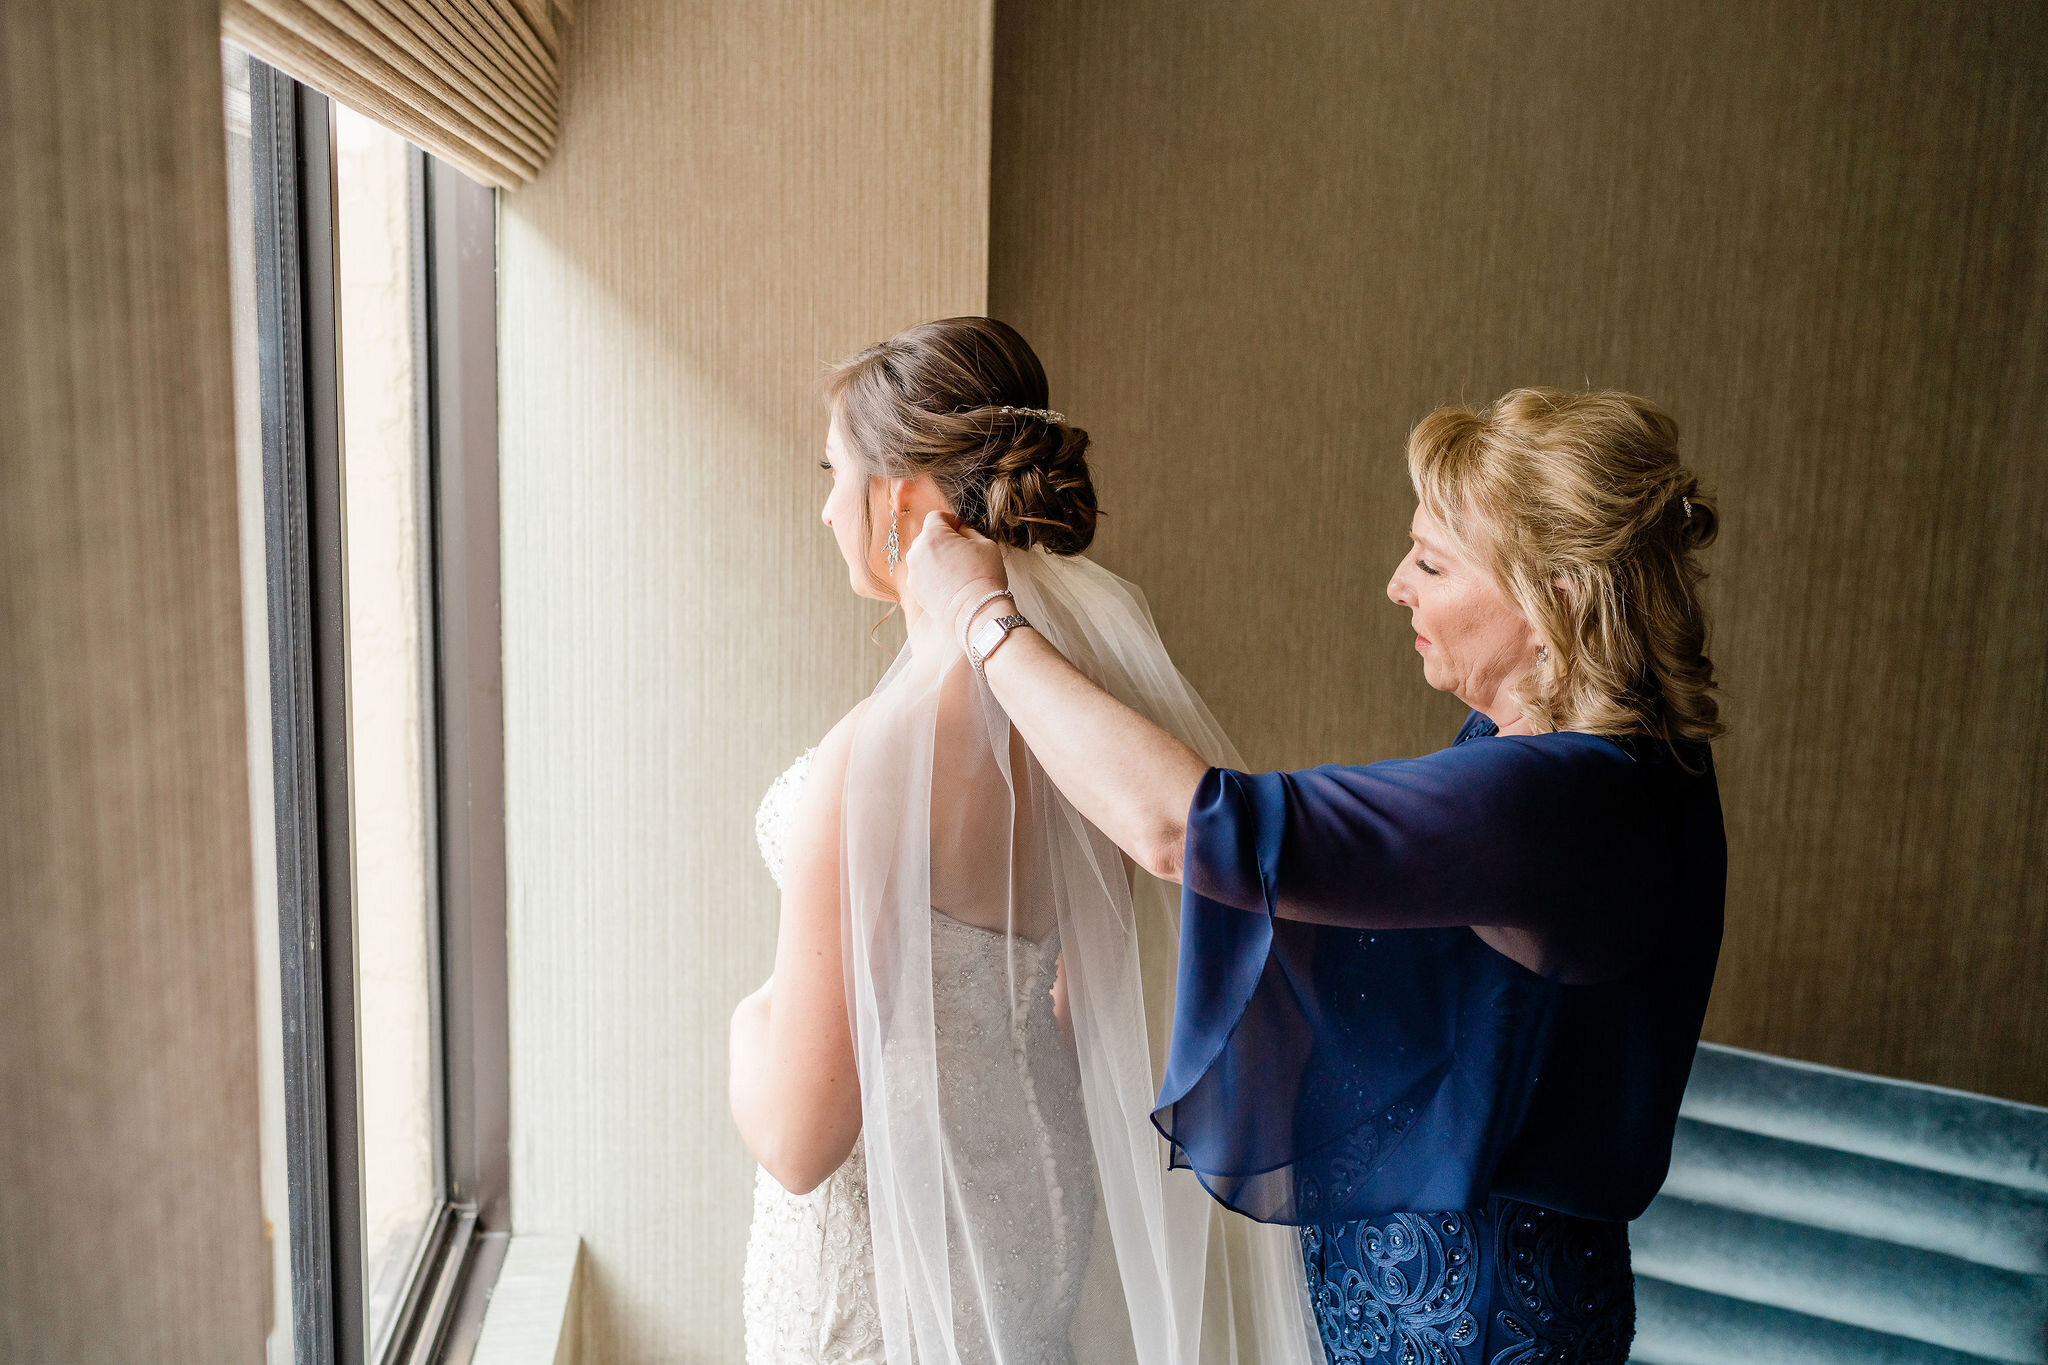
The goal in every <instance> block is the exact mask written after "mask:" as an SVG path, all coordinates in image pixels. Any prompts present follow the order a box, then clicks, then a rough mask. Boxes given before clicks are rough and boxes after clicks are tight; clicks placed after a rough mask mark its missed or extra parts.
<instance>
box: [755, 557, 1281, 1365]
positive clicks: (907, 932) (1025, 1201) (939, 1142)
mask: <svg viewBox="0 0 2048 1365" xmlns="http://www.w3.org/2000/svg"><path fill="white" fill-rule="evenodd" d="M1004 562H1005V567H1006V568H1007V570H1008V576H1009V582H1010V588H1011V591H1012V593H1013V597H1014V601H1015V605H1016V609H1017V610H1018V611H1019V612H1020V613H1022V614H1023V615H1024V616H1025V617H1026V618H1027V619H1028V620H1029V621H1030V622H1031V624H1032V626H1033V628H1034V629H1035V630H1036V631H1037V632H1038V633H1039V635H1041V636H1042V637H1043V638H1044V639H1045V640H1046V641H1047V642H1048V643H1050V644H1051V645H1052V646H1053V648H1055V649H1057V650H1059V652H1060V653H1061V654H1062V655H1064V656H1065V657H1066V658H1067V659H1068V660H1069V661H1070V662H1071V663H1072V664H1073V665H1074V666H1075V667H1076V668H1078V669H1080V670H1081V671H1082V672H1083V673H1084V674H1086V675H1087V676H1089V677H1090V678H1092V679H1094V680H1095V681H1096V682H1097V683H1098V684H1099V685H1101V686H1103V687H1105V688H1107V689H1108V690H1109V691H1110V692H1111V694H1112V695H1114V696H1116V697H1118V698H1119V699H1120V700H1122V701H1123V702H1124V703H1125V704H1126V705H1129V706H1131V707H1132V708H1134V709H1135V710H1137V711H1138V712H1139V713H1140V714H1142V715H1145V716H1148V717H1150V718H1151V719H1153V720H1154V721H1156V722H1157V723H1159V724H1161V725H1163V726H1165V727H1166V728H1167V729H1168V730H1169V731H1171V732H1172V733H1174V734H1176V735H1178V736H1179V737H1180V738H1181V739H1182V741H1183V742H1184V743H1186V744H1188V745H1189V746H1190V747H1191V748H1193V749H1194V750H1195V751H1196V752H1197V753H1199V754H1201V755H1203V756H1204V757H1205V758H1207V759H1208V761H1209V762H1211V763H1215V764H1218V765H1220V766H1225V767H1240V766H1242V763H1241V761H1240V760H1238V759H1237V757H1236V754H1235V751H1234V750H1232V748H1231V747H1230V742H1229V740H1228V739H1227V738H1225V737H1224V735H1223V733H1222V731H1221V730H1220V729H1219V728H1218V727H1217V726H1216V723H1215V721H1214V719H1213V718H1212V717H1211V716H1210V715H1209V712H1208V710H1207V708H1206V707H1204V706H1203V705H1202V703H1201V699H1200V698H1199V697H1197V696H1195V695H1194V693H1193V691H1192V690H1191V689H1190V688H1189V687H1188V685H1187V683H1186V681H1185V680H1184V679H1183V678H1182V677H1181V675H1180V673H1179V671H1178V670H1177V669H1175V667H1174V666H1173V661H1172V660H1171V659H1170V658H1168V657H1167V654H1166V650H1165V647H1164V646H1163V645H1162V644H1161V643H1160V641H1159V634H1158V630H1157V628H1156V627H1155V626H1154V625H1153V623H1152V618H1151V613H1150V612H1149V610H1147V608H1146V607H1145V603H1144V599H1143V597H1142V596H1140V595H1139V594H1138V592H1137V590H1136V589H1134V588H1133V587H1132V586H1131V585H1130V584H1128V583H1125V582H1124V581H1123V580H1122V579H1119V578H1117V577H1116V576H1115V575H1114V574H1112V573H1110V572H1108V571H1107V570H1105V569H1103V568H1101V567H1100V566H1098V565H1096V564H1094V563H1092V562H1091V561H1089V560H1088V559H1086V558H1085V557H1083V556H1079V555H1075V556H1052V555H1048V554H1047V553H1045V552H1044V551H1043V550H1030V551H1005V554H1004ZM947 630H948V627H947V625H945V624H943V623H940V622H937V621H935V620H934V619H933V618H932V617H929V616H926V617H921V618H919V619H918V620H916V621H914V622H912V623H911V624H910V627H909V633H908V639H907V640H906V643H905V645H904V647H903V649H902V650H901V651H900V652H899V653H898V655H897V657H896V660H895V662H894V663H893V664H892V665H891V666H890V668H889V670H888V671H887V673H885V674H884V676H883V677H882V679H881V681H880V682H879V683H877V684H876V686H875V689H874V691H873V692H872V693H870V694H869V696H868V699H867V701H866V702H865V703H863V705H862V708H861V712H860V714H859V716H858V717H857V718H856V719H855V720H854V722H853V725H852V729H851V733H850V736H849V739H848V748H847V759H846V768H845V779H844V780H845V787H844V789H843V791H842V793H841V796H842V800H841V802H840V810H841V816H840V819H841V830H840V848H839V852H840V881H841V895H842V898H843V899H842V907H841V908H842V916H841V924H842V932H843V935H844V937H843V939H842V945H843V947H844V950H845V958H844V961H845V968H846V976H845V980H846V989H847V996H846V1004H847V1013H848V1022H849V1024H850V1026H851V1041H852V1043H853V1052H854V1063H855V1066H856V1068H857V1070H858V1073H859V1080H860V1107H861V1112H860V1119H861V1136H860V1140H859V1142H858V1143H857V1144H856V1146H855V1147H854V1150H853V1152H852V1154H851V1155H850V1156H849V1157H848V1158H847V1160H846V1162H845V1164H844V1165H843V1166H841V1167H840V1169H839V1170H838V1171H836V1172H835V1173H834V1174H833V1175H832V1176H831V1177H830V1178H829V1179H827V1180H826V1181H825V1183H824V1184H823V1185H821V1186H819V1187H818V1188H817V1189H816V1190H813V1191H811V1192H810V1193H809V1194H806V1195H802V1196H793V1195H791V1194H789V1193H788V1192H787V1191H785V1190H784V1189H782V1188H781V1187H780V1186H779V1185H777V1184H776V1183H775V1182H774V1181H773V1180H772V1179H771V1178H770V1177H768V1176H767V1175H765V1174H763V1175H759V1176H757V1178H756V1186H755V1189H756V1192H755V1204H754V1226H753V1233H752V1236H751V1238H750V1241H749V1244H748V1248H747V1262H746V1270H745V1277H744V1282H743V1283H744V1298H743V1302H744V1309H745V1318H746V1332H747V1358H748V1361H749V1362H750V1365H825V1363H826V1362H831V1365H870V1362H881V1361H887V1362H888V1365H1203V1363H1204V1362H1211V1361H1219V1360H1229V1361H1236V1362H1241V1363H1242V1365H1309V1362H1311V1361H1316V1360H1319V1358H1320V1352H1319V1347H1318V1346H1317V1345H1316V1340H1317V1339H1316V1337H1315V1335H1314V1328H1313V1324H1312V1322H1311V1321H1310V1319H1309V1316H1308V1312H1307V1309H1308V1304H1307V1296H1306V1291H1305V1289H1304V1287H1303V1279H1302V1262H1301V1251H1300V1246H1299V1243H1298V1242H1297V1240H1296V1239H1295V1238H1294V1237H1293V1235H1292V1232H1291V1230H1290V1229H1285V1228H1266V1227H1261V1226H1259V1225H1256V1224H1252V1223H1250V1222H1249V1221H1247V1220H1245V1219H1243V1218H1240V1217H1238V1216H1237V1215H1234V1214H1229V1213H1227V1212H1225V1211H1224V1210H1222V1209H1221V1208H1220V1206H1218V1205H1216V1204H1214V1203H1213V1202H1211V1201H1210V1199H1209V1198H1208V1196H1207V1195H1206V1194H1205V1193H1204V1192H1203V1190H1202V1188H1201V1187H1200V1185H1199V1184H1197V1183H1196V1182H1195V1181H1194V1180H1193V1179H1191V1178H1189V1177H1188V1176H1186V1175H1171V1174H1169V1171H1168V1153H1167V1151H1166V1148H1165V1145H1164V1142H1163V1141H1162V1139H1161V1138H1160V1136H1159V1134H1158V1132H1157V1131H1156V1130H1155V1129H1154V1128H1153V1126H1152V1122H1151V1110H1152V1104H1153V1100H1154V1097H1155V1096H1156V1095H1157V1093H1158V1075H1157V1071H1156V1069H1155V1068H1156V1064H1157V1062H1156V1058H1157V1057H1158V1056H1162V1055H1163V1053H1164V1028H1165V1024H1166V1021H1167V1020H1168V1019H1169V1018H1170V1016H1171V1005H1172V996H1173V992H1174V990H1175V986H1174V952H1173V943H1174V937H1175V936H1174V923H1175V910H1176V905H1177V901H1176V899H1175V896H1174V893H1173V890H1172V888H1170V887H1168V886H1167V885H1166V884H1164V883H1161V882H1159V881H1157V880H1155V879H1153V878H1152V877H1150V876H1149V875H1146V874H1144V873H1142V872H1138V871H1136V870H1135V869H1134V868H1133V867H1132V865H1131V864H1130V863H1129V862H1128V861H1127V860H1126V859H1125V857H1124V855H1123V854H1122V853H1121V852H1120V851H1119V850H1118V849H1117V848H1116V846H1115V845H1114V844H1112V843H1111V842H1110V841H1109V840H1108V839H1107V838H1106V837H1105V836H1104V835H1103V834H1102V832H1101V831H1100V830H1098V829H1096V828H1095V827H1094V826H1093V825H1091V824H1089V823H1088V821H1086V820H1085V819H1083V818H1082V817H1081V816H1080V814H1079V813H1078V812H1077V811H1076V810H1075V809H1074V807H1073V806H1072V805H1071V804H1069V803H1068V802H1067V800H1066V799H1065V797H1064V796H1062V795H1061V794H1060V792H1059V791H1058V790H1057V789H1056V788H1055V787H1054V786H1053V785H1052V783H1051V782H1050V781H1049V780H1048V779H1047V778H1046V775H1045V773H1044V771H1043V769H1041V768H1040V767H1039V765H1038V761H1037V759H1036V758H1034V757H1033V756H1032V755H1031V754H1030V752H1029V751H1028V749H1027V748H1026V746H1025V745H1024V743H1023V740H1022V738H1021V737H1020V736H1019V735H1018V734H1017V733H1016V731H1015V730H1014V729H1013V727H1012V726H1011V725H1010V723H1009V719H1008V717H1007V716H1006V715H1005V714H1004V712H1003V710H1002V707H1001V705H1000V704H999V703H998V702H997V701H996V699H995V696H994V694H993V693H992V692H991V691H990V690H989V688H988V685H987V682H986V680H985V679H983V678H982V677H981V675H980V674H979V673H977V672H976V671H975V669H974V668H973V667H971V666H970V665H969V663H968V662H967V660H966V659H965V658H963V657H962V655H961V651H960V647H959V644H958V642H956V641H953V640H951V639H949V638H947V634H946V631H947ZM807 759H808V756H806V759H800V760H798V762H797V763H796V764H795V765H793V766H792V767H791V769H790V770H789V771H788V772H787V773H785V774H784V775H783V776H782V778H781V779H780V780H779V781H778V782H777V783H776V785H775V786H774V787H773V788H772V789H771V790H770V791H769V794H768V796H767V798H766V799H765V800H764V801H763V802H762V806H761V810H760V812H759V819H758V824H757V832H758V834H759V836H760V841H761V851H762V856H763V857H764V858H765V859H766V861H767V863H768V866H769V870H770V871H771V872H772V873H774V874H775V875H776V876H777V878H778V884H779V879H780V876H781V872H782V853H783V847H784V844H785V842H786V840H787V837H788V834H789V830H790V823H791V821H792V819H793V817H794V815H795V812H796V808H797V800H798V796H799V794H800V793H801V791H802V789H803V784H804V782H805V781H806V780H807V779H806V774H807V769H808V763H807ZM1141 937H1143V938H1146V939H1147V941H1148V942H1149V944H1150V946H1149V947H1146V948H1144V949H1143V950H1142V951H1141V944H1140V939H1141ZM1062 1001H1063V1002H1064V1006H1063V1007H1062V1006H1061V1004H1060V1002H1062Z"/></svg>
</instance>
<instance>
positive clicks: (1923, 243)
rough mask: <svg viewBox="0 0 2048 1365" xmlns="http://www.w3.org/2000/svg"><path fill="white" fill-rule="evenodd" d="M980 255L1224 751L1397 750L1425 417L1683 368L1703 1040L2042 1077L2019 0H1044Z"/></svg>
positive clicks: (2043, 433)
mask: <svg viewBox="0 0 2048 1365" xmlns="http://www.w3.org/2000/svg"><path fill="white" fill-rule="evenodd" d="M995 63H996V65H995V98H994V123H993V153H992V166H993V169H992V193H991V207H990V217H991V235H990V267H989V268H990V277H989V295H990V302H991V306H992V309H993V311H994V312H995V313H996V314H997V315H998V316H1002V317H1005V318H1007V319H1009V320H1011V321H1012V322H1014V323H1016V324H1017V325H1019V326H1020V327H1021V328H1022V329H1023V331H1024V332H1025V334H1026V335H1027V336H1029V337H1030V338H1031V339H1032V340H1033V342H1034V344H1035V345H1037V346H1038V348H1039V350H1040V352H1041V354H1042V356H1043V357H1044V359H1045V362H1046V365H1047V368H1048V370H1049V371H1050V372H1051V374H1052V376H1053V397H1054V403H1055V405H1056V406H1059V407H1061V408H1063V409H1065V410H1066V411H1067V412H1068V413H1069V414H1071V415H1072V417H1073V418H1074V420H1076V421H1078V422H1080V423H1081V424H1083V425H1085V426H1087V427H1088V428H1089V429H1090V430H1091V431H1092V432H1093V433H1094V434H1095V436H1096V438H1097V441H1098V443H1099V444H1098V451H1099V458H1098V462H1097V467H1098V470H1099V478H1100V485H1101V491H1102V494H1103V500H1104V505H1105V507H1106V508H1107V510H1108V512H1109V517H1108V518H1107V519H1106V520H1105V523H1104V531H1103V536H1102V539H1101V542H1100V555H1101V558H1102V559H1103V560H1104V561H1105V562H1106V563H1108V564H1109V565H1110V566H1112V567H1114V568H1115V569H1117V570H1118V571H1119V572H1122V573H1125V574H1127V575H1129V576H1131V577H1133V578H1135V579H1137V580H1138V581H1139V582H1140V583H1142V584H1143V585H1144V586H1145V588H1146V589H1147V591H1148V592H1149V593H1150V595H1151V597H1152V601H1153V604H1154V607H1155V609H1156V611H1157V614H1158V616H1159V618H1160V622H1161V625H1162V627H1163V629H1164V630H1165V632H1166V635H1167V638H1168V641H1169V643H1170V644H1172V645H1173V646H1174V648H1175V651H1176V654H1177V655H1178V657H1179V658H1180V659H1181V661H1182V663H1183V666H1184V667H1185V668H1186V669H1187V671H1188V673H1189V674H1190V676H1191V677H1192V678H1193V679H1194V681H1195V682H1196V684H1197V685H1198V686H1199V687H1200V688H1201V689H1202V691H1203V692H1204V693H1205V694H1206V695H1207V696H1208V697H1209V699H1210V701H1211V702H1212V704H1214V706H1215V708H1216V711H1217V713H1218V715H1219V716H1220V717H1221V718H1222V720H1223V721H1224V723H1225V724H1226V725H1227V726H1229V727H1230V729H1231V730H1232V731H1233V733H1234V734H1235V735H1236V736H1237V738H1238V740H1239V743H1240V744H1241V746H1242V747H1243V749H1244V750H1245V751H1246V753H1247V755H1248V756H1249V757H1250V759H1251V761H1253V762H1255V763H1260V764H1265V765H1298V764H1306V763H1311V762H1316V761H1332V760H1349V761H1358V760H1365V759H1370V758H1376V757H1385V756H1389V755H1393V754H1403V753H1412V752H1417V751H1420V750H1423V749H1426V748H1430V747H1435V746H1437V745H1439V744H1441V743H1442V742H1444V741H1445V740H1446V739H1447V738H1448V737H1449V735H1450V732H1451V730H1452V728H1453V727H1454V726H1455V724H1456V722H1457V718H1458V714H1459V709H1458V707H1457V706H1456V705H1455V703H1453V702H1451V701H1450V700H1449V699H1448V698H1444V697H1441V696H1438V695H1436V694H1433V693H1430V692H1428V691H1427V690H1426V689H1425V688H1424V687H1423V685H1422V683H1421V680H1420V677H1419V672H1418V670H1417V668H1416V666H1415V663H1414V661H1413V657H1412V653H1411V651H1410V648H1409V639H1408V635H1407V632H1406V630H1405V628H1404V619H1403V617H1402V614H1401V613H1399V612H1398V611H1396V610H1395V609H1393V608H1392V607H1390V606H1389V605H1388V604H1387V603H1386V601H1385V600H1384V597H1383V595H1382V593H1383V587H1384V584H1385V581H1386V575H1387V573H1388V571H1389V570H1390V568H1391V567H1392V565H1393V564H1394V562H1395V561H1396V560H1397V559H1398V558H1399V556H1400V554H1401V553H1402V547H1403V543H1404V533H1405V528H1406V520H1407V516H1408V512H1409V510H1410V508H1411V506H1412V501H1411V499H1410V496H1409V493H1408V489H1407V484H1406V478H1405V473H1404V470H1403V466H1402V462H1401V448H1402V442H1403V438H1404V436H1405V434H1406V431H1407V429H1408V427H1409V425H1410V424H1411V423H1412V422H1413V421H1414V420H1415V419H1416V418H1418V417H1420V416H1421V415H1422V414H1423V413H1424V412H1426V411H1428V410H1429V408H1431V407H1432V406H1434V405H1435V404H1438V403H1440V402H1444V401H1447V400H1454V399H1473V400H1483V399H1486V398H1490V397H1492V396H1494V395H1496V394H1497V393H1499V392H1500V391H1501V390H1503V389H1506V388H1508V387H1511V386H1514V385H1517V384H1524V383H1549V384H1561V385H1572V386H1583V385H1587V384H1591V385H1603V386H1605V385H1611V386H1617V387H1622V388H1628V389H1633V390H1636V391H1638V392H1641V393H1644V394H1646V395H1649V396H1651V397H1653V398H1655V399H1656V400H1658V401H1659V402H1661V403H1663V404H1664V405H1666V406H1667V407H1668V408H1670V409H1671V411H1672V412H1674V413H1675V414H1676V415H1677V417H1678V418H1679V420H1680V422H1681V423H1682V425H1683V427H1684V430H1685V440H1686V445H1687V448H1688V450H1689V456H1690V458H1691V460H1692V461H1693V463H1694V464H1695V465H1696V466H1697V467H1698V468H1699V469H1700V470H1701V471H1702V472H1703V473H1704V475H1705V476H1706V477H1707V479H1708V480H1709V481H1710V482H1711V483H1712V484H1713V485H1716V486H1717V487H1718V490H1719V493H1720V496H1721V505H1722V508H1723V514H1724V519H1723V525H1724V535H1723V538H1722V540H1721V543H1720V545H1719V546H1718V547H1717V548H1716V549H1715V550H1714V551H1713V552H1712V557H1711V564H1712V567H1713V571H1714V578H1713V581H1712V584H1711V603H1712V606H1713V609H1714V612H1715V619H1716V623H1717V631H1716V637H1715V641H1714V646H1713V653H1714V656H1715V659H1716V661H1717V663H1718V665H1719V667H1720V672H1721V677H1722V680H1723V686H1724V693H1725V698H1726V704H1727V715H1728V717H1729V719H1730V720H1731V722H1732V724H1733V726H1734V730H1733V733H1732V734H1731V736H1730V737H1729V738H1728V739H1727V740H1726V741H1725V742H1724V743H1723V744H1722V745H1721V746H1720V749H1719V761H1720V764H1721V772H1722V783H1723V795H1724V798H1725V801H1726V805H1727V812H1728V823H1729V839H1730V849H1731V880H1730V888H1729V902H1728V909H1729V916H1728V936H1727V943H1726V948H1725V951H1724V954H1723V958H1722V965H1721V975H1720V980H1719V985H1718V989H1717V991H1716V994H1715V998H1714V1004H1713V1009H1712V1013H1711V1015H1710V1017H1709V1020H1708V1030H1707V1031H1708V1036H1709V1037H1710V1038H1712V1039H1715V1040H1717V1041H1721V1042H1726V1043H1732V1044H1737V1045H1740V1046H1744V1047H1752V1048H1759V1049H1763V1050H1766V1051H1770V1052H1776V1053H1785V1054H1790V1055H1793V1056H1798V1057H1806V1058H1811V1059H1814V1060H1818V1061H1823V1062H1829V1063H1833V1064H1837V1065H1842V1066H1848V1067H1853V1068H1857V1069H1861V1070H1869V1071H1875V1072H1881V1073H1886V1074H1891V1075H1900V1076H1907V1077H1912V1078H1914V1079H1919V1080H1925V1081H1932V1082H1937V1083H1940V1084H1944V1085H1953V1086H1960V1087H1963V1088H1966V1089H1971V1090H1978V1091H1986V1092H1990V1093H1993V1094H1999V1095H2005V1096H2010V1097H2013V1098H2016V1099H2022V1100H2028V1101H2031V1102H2034V1103H2048V1004H2044V996H2048V991H2044V990H2043V988H2042V984H2041V983H2042V979H2043V976H2044V972H2048V832H2044V827H2048V724H2044V712H2048V705H2044V704H2048V492H2044V490H2048V451H2044V443H2048V403H2044V398H2043V392H2044V382H2043V376H2044V375H2048V306H2044V298H2048V18H2044V15H2043V12H2042V11H2040V10H2039V9H2038V8H2036V7H2030V6H2018V5H1988V4H1964V5H1946V4H1935V3H1916V4H1910V5H1903V6H1888V7H1879V6H1842V5H1836V6H1827V7H1809V6H1789V7H1788V6H1776V5H1769V4H1744V5H1738V6H1725V5H1708V4H1704V3H1697V4H1682V5H1661V6H1648V7H1645V6H1634V5H1625V4H1620V3H1588V4H1572V5H1560V4H1539V5H1527V6H1503V5H1493V4H1482V3H1476V2H1469V3H1447V4H1433V5H1427V6H1420V5H1418V6H1406V5H1396V4H1391V3H1383V2H1378V0H1376V2H1374V3H1364V4H1357V5H1332V4H1328V3H1325V2H1323V0H1298V2H1288V0H1253V2H1252V3H1245V4H1240V5H1235V6H1229V7H1225V6H1209V5H1203V6H1187V5H1183V4H1173V3H1166V0H1116V2H1115V3H1095V2H1094V0H1087V2H1086V3H1084V2H1082V0H1058V2H1055V0H1041V2H1040V3H1033V4H1028V5H1027V4H1008V5H1000V6H999V7H998V10H997V17H996V48H995Z"/></svg>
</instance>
